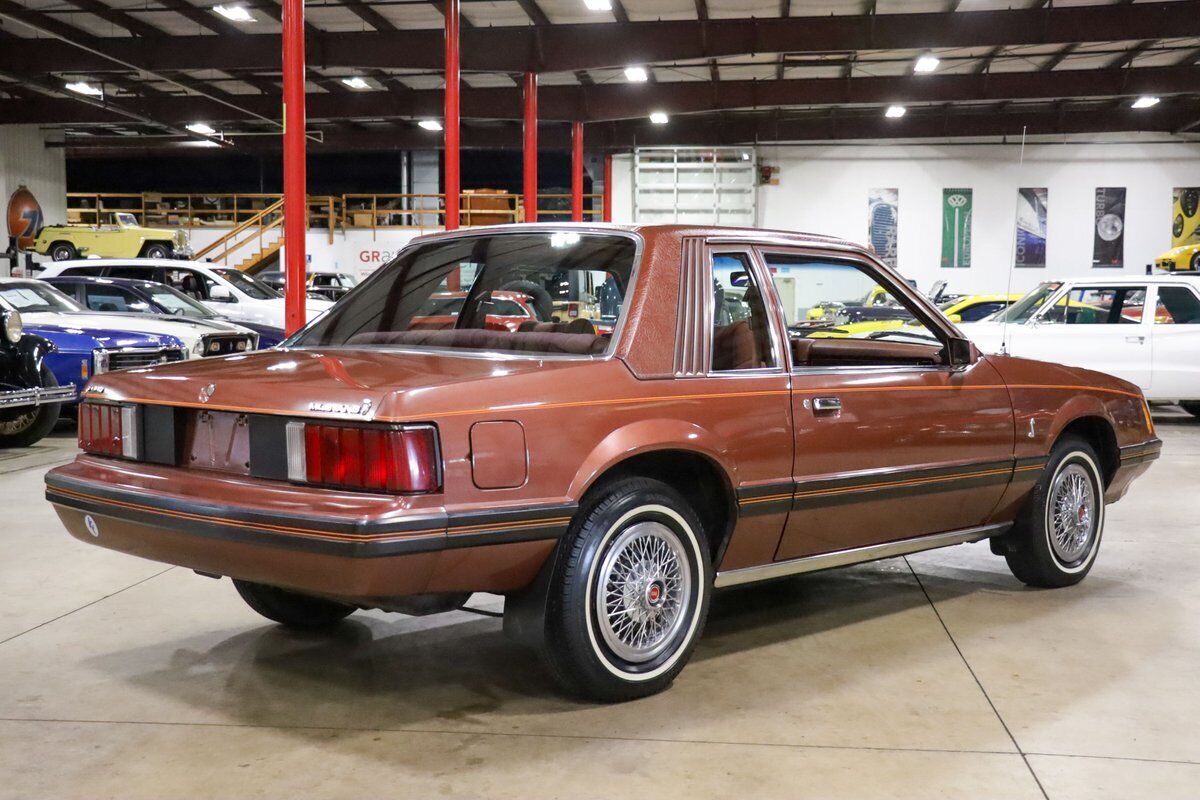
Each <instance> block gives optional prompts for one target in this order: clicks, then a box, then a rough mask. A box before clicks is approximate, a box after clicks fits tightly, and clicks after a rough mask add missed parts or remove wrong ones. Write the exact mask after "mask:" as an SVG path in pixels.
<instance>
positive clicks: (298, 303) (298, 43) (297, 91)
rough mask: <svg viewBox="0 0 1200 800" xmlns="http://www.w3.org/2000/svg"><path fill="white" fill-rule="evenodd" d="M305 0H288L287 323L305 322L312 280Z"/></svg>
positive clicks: (288, 326) (290, 328) (290, 327)
mask: <svg viewBox="0 0 1200 800" xmlns="http://www.w3.org/2000/svg"><path fill="white" fill-rule="evenodd" d="M305 124H306V123H305V115H304V0H283V244H284V247H283V253H284V270H285V299H284V328H285V330H286V331H287V333H288V334H291V333H294V332H295V331H297V330H299V329H300V328H302V327H304V322H305V314H304V298H305V290H306V289H307V288H308V286H307V283H308V281H307V275H306V274H305V273H306V271H307V270H306V269H305V267H306V263H305V262H306V258H305V252H304V237H305V234H306V229H307V228H308V187H307V183H306V177H305V164H304V159H305V149H306V148H305V140H304V129H305Z"/></svg>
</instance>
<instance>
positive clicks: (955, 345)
mask: <svg viewBox="0 0 1200 800" xmlns="http://www.w3.org/2000/svg"><path fill="white" fill-rule="evenodd" d="M946 352H947V354H948V355H949V361H950V366H952V367H965V366H968V365H970V364H974V363H975V362H976V361H977V360H978V359H979V348H977V347H976V346H975V344H974V343H973V342H972V341H971V340H970V339H951V340H950V343H949V345H948V346H947V349H946Z"/></svg>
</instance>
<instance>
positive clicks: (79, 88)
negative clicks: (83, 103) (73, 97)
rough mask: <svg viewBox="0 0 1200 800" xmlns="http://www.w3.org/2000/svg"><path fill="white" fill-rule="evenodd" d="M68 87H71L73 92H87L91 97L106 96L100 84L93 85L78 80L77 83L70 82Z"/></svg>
mask: <svg viewBox="0 0 1200 800" xmlns="http://www.w3.org/2000/svg"><path fill="white" fill-rule="evenodd" d="M67 88H68V89H70V90H71V91H72V92H75V93H76V94H86V95H88V96H89V97H103V96H104V90H103V89H101V88H100V87H99V86H92V85H91V84H90V83H85V82H84V81H76V82H75V83H68V84H67Z"/></svg>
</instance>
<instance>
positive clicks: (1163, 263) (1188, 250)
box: [1154, 242, 1200, 272]
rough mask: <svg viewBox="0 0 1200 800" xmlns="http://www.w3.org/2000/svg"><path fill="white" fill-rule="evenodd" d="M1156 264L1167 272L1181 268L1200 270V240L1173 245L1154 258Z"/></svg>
mask: <svg viewBox="0 0 1200 800" xmlns="http://www.w3.org/2000/svg"><path fill="white" fill-rule="evenodd" d="M1154 266H1156V267H1158V268H1159V269H1165V270H1166V271H1167V272H1177V271H1179V270H1181V269H1190V270H1196V271H1200V242H1197V243H1195V244H1185V245H1182V246H1180V247H1172V248H1171V249H1170V250H1168V251H1167V252H1165V253H1163V254H1162V255H1160V256H1158V257H1157V258H1156V259H1154Z"/></svg>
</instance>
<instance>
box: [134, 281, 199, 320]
mask: <svg viewBox="0 0 1200 800" xmlns="http://www.w3.org/2000/svg"><path fill="white" fill-rule="evenodd" d="M145 291H146V293H147V294H149V295H150V299H151V300H153V301H154V303H155V304H156V305H158V306H161V307H162V308H163V310H164V311H166V312H167V313H168V314H178V315H179V316H181V317H192V318H193V319H214V318H215V317H216V316H217V315H216V314H214V313H213V312H211V311H209V310H208V309H207V308H205V307H204V306H202V305H200V304H199V303H197V302H196V301H195V300H193V299H192V298H190V297H188V296H187V295H186V294H184V293H183V292H181V291H179V290H178V289H176V288H174V287H172V286H166V285H163V284H159V285H157V286H155V287H154V288H152V289H151V288H147V289H146V290H145Z"/></svg>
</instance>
